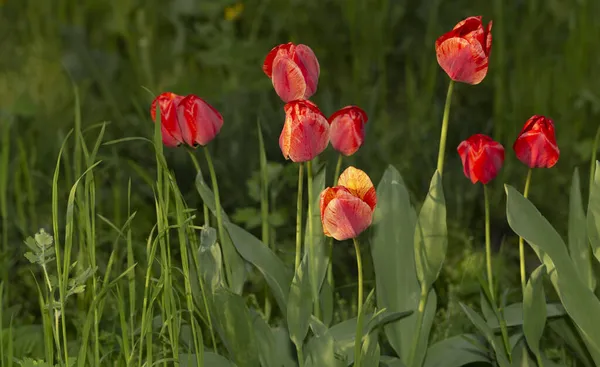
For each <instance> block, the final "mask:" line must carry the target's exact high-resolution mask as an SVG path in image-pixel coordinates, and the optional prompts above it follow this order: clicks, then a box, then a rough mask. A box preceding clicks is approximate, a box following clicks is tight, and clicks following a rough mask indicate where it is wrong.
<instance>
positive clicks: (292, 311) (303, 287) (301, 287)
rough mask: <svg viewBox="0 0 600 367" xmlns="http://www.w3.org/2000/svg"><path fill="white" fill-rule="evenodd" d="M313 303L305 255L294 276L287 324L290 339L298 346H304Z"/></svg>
mask: <svg viewBox="0 0 600 367" xmlns="http://www.w3.org/2000/svg"><path fill="white" fill-rule="evenodd" d="M312 302H313V300H312V292H311V289H310V279H309V274H308V254H305V255H304V258H303V259H302V262H301V263H300V266H298V269H297V270H296V274H295V275H294V280H293V281H292V285H291V286H290V295H289V297H288V303H287V323H288V329H289V331H290V339H292V341H293V342H294V344H296V345H297V346H301V345H303V344H304V338H306V334H307V333H308V326H309V321H310V315H311V311H312Z"/></svg>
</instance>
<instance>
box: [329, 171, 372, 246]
mask: <svg viewBox="0 0 600 367" xmlns="http://www.w3.org/2000/svg"><path fill="white" fill-rule="evenodd" d="M319 204H320V209H321V223H322V224H323V232H324V233H325V235H326V236H328V237H333V238H335V239H336V240H338V241H343V240H347V239H350V238H355V237H358V235H359V234H361V233H362V232H363V231H364V230H365V229H367V228H368V227H369V226H370V225H371V222H372V221H373V212H374V211H375V206H376V205H377V195H376V193H375V187H374V186H373V183H372V182H371V179H370V178H369V176H368V175H367V174H366V173H365V172H363V171H361V170H359V169H357V168H354V167H352V166H350V167H348V168H347V169H346V170H345V171H344V172H342V174H341V175H340V178H339V180H338V186H335V187H328V188H326V189H325V190H323V192H322V193H321V197H320V202H319Z"/></svg>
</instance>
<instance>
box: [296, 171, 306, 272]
mask: <svg viewBox="0 0 600 367" xmlns="http://www.w3.org/2000/svg"><path fill="white" fill-rule="evenodd" d="M303 185H304V164H303V163H302V162H300V163H298V200H297V201H296V258H295V261H294V271H297V270H298V267H299V266H300V256H301V254H302V191H303V187H302V186H303Z"/></svg>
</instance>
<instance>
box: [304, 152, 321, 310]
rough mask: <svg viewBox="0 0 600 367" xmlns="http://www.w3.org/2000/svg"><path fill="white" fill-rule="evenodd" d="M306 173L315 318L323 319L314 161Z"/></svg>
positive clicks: (307, 167) (307, 163)
mask: <svg viewBox="0 0 600 367" xmlns="http://www.w3.org/2000/svg"><path fill="white" fill-rule="evenodd" d="M306 172H307V175H308V177H307V178H308V182H307V185H308V249H309V251H310V258H311V259H312V260H313V261H311V262H310V265H311V267H312V268H310V267H309V268H310V270H309V271H310V280H311V284H312V292H313V300H314V306H315V308H314V311H315V317H316V318H317V319H319V320H320V319H321V302H320V301H319V285H318V284H317V282H318V280H317V269H316V268H314V266H315V263H316V261H314V260H315V254H316V249H315V232H314V226H313V219H314V218H313V217H314V215H313V206H314V193H313V172H312V161H308V162H306Z"/></svg>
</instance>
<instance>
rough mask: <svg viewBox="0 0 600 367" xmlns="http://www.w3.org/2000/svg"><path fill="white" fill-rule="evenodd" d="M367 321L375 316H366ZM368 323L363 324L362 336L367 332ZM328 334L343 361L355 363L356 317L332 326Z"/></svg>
mask: <svg viewBox="0 0 600 367" xmlns="http://www.w3.org/2000/svg"><path fill="white" fill-rule="evenodd" d="M363 317H364V319H365V320H367V321H368V320H371V319H372V318H373V314H365V315H364V316H363ZM367 325H368V322H364V323H363V331H362V335H365V332H366V331H367ZM327 333H328V334H329V335H331V336H332V337H333V339H334V340H335V349H336V351H337V352H338V353H339V354H340V355H341V357H340V358H341V359H342V360H344V361H345V362H347V363H351V362H353V361H354V338H355V337H356V317H355V318H352V319H349V320H346V321H342V322H340V323H339V324H336V325H334V326H332V327H331V328H330V329H329V330H328V331H327Z"/></svg>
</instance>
